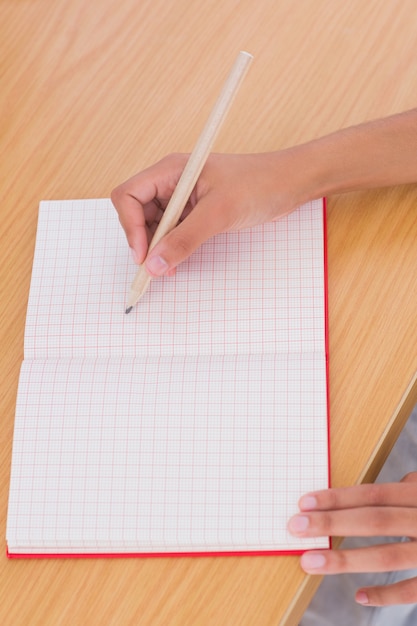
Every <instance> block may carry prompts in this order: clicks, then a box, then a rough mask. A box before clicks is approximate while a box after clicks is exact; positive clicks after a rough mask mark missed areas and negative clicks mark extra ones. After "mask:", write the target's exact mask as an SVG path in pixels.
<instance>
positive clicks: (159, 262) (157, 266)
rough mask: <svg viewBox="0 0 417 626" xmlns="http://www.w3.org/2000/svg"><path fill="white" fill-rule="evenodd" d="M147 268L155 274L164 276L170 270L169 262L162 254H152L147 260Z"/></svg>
mask: <svg viewBox="0 0 417 626" xmlns="http://www.w3.org/2000/svg"><path fill="white" fill-rule="evenodd" d="M146 269H147V270H148V271H149V272H150V273H151V274H153V275H154V276H162V275H163V274H165V273H166V271H167V270H168V263H167V262H166V261H165V259H163V258H162V257H161V256H152V257H151V258H150V259H148V260H147V261H146Z"/></svg>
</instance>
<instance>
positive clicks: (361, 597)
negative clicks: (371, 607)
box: [356, 591, 369, 604]
mask: <svg viewBox="0 0 417 626" xmlns="http://www.w3.org/2000/svg"><path fill="white" fill-rule="evenodd" d="M356 602H358V604H369V598H368V594H367V593H365V592H364V591H358V593H357V594H356Z"/></svg>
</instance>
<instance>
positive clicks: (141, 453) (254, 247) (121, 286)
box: [7, 200, 328, 554]
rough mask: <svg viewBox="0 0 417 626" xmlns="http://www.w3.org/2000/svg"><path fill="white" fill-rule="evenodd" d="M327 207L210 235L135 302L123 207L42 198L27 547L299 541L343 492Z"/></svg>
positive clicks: (28, 432)
mask: <svg viewBox="0 0 417 626" xmlns="http://www.w3.org/2000/svg"><path fill="white" fill-rule="evenodd" d="M324 243H325V242H324V226H323V203H322V201H315V202H312V203H309V204H307V205H304V206H303V207H301V208H299V209H297V210H296V211H295V212H293V213H292V214H291V215H289V216H288V217H287V218H284V219H283V220H281V221H279V222H275V223H271V224H266V225H264V226H260V227H257V228H254V229H248V230H245V231H241V232H238V233H227V234H223V235H219V236H216V237H215V238H213V239H211V240H210V241H208V242H206V243H205V244H204V245H203V246H202V247H201V248H200V249H199V250H198V251H197V252H195V253H194V254H193V255H192V257H191V258H190V259H189V260H188V261H186V262H185V263H183V264H182V265H181V266H180V267H179V268H178V270H177V274H176V276H175V277H171V278H162V279H158V280H153V281H152V283H151V286H150V289H149V290H148V292H147V293H146V294H145V295H144V296H143V298H142V299H141V300H140V301H139V303H138V305H137V306H136V307H135V309H134V310H133V311H132V312H131V313H130V314H129V315H125V313H124V308H125V303H126V300H127V295H128V290H129V287H130V283H131V281H132V279H133V276H134V274H135V271H136V267H135V266H134V264H133V262H132V261H131V260H130V257H129V253H128V250H127V244H126V241H125V237H124V233H123V231H122V230H121V227H120V225H119V223H118V219H117V215H116V212H115V211H114V209H113V207H112V205H111V203H110V201H109V200H78V201H61V202H58V201H54V202H42V203H41V206H40V212H39V222H38V233H37V241H36V250H35V258H34V264H33V272H32V282H31V289H30V296H29V305H28V312H27V322H26V330H25V360H24V362H23V364H22V369H21V376H20V381H19V391H18V398H17V406H16V418H15V432H14V441H13V458H12V472H11V483H10V496H9V511H8V522H7V543H8V550H9V553H10V554H73V553H77V554H80V553H81V554H89V553H90V554H91V553H92V554H100V553H104V554H106V553H121V554H123V553H144V554H147V553H193V552H198V553H201V552H203V553H218V552H248V553H250V552H259V551H274V552H280V551H299V550H303V549H307V548H311V547H328V539H327V538H319V539H307V540H306V539H304V540H300V539H297V538H293V537H291V536H290V535H289V534H288V533H287V532H286V524H287V521H288V518H289V517H290V516H291V515H292V514H294V513H295V512H296V511H297V501H298V499H299V497H300V496H301V495H302V494H303V493H305V492H306V491H310V490H315V489H321V488H325V487H327V486H328V429H327V381H326V333H325V321H326V315H325V267H324Z"/></svg>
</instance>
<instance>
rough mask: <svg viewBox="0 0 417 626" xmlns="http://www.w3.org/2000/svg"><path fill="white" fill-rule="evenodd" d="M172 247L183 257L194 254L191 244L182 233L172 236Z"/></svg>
mask: <svg viewBox="0 0 417 626" xmlns="http://www.w3.org/2000/svg"><path fill="white" fill-rule="evenodd" d="M170 246H171V247H172V249H173V250H175V252H176V253H177V254H179V255H181V256H188V255H189V254H190V253H191V252H192V246H191V242H190V241H189V239H188V238H187V237H185V236H183V235H182V234H180V233H173V234H172V237H171V241H170Z"/></svg>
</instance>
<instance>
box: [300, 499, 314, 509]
mask: <svg viewBox="0 0 417 626" xmlns="http://www.w3.org/2000/svg"><path fill="white" fill-rule="evenodd" d="M300 509H302V510H303V511H312V510H313V509H317V499H316V498H315V497H314V496H303V497H302V498H301V500H300Z"/></svg>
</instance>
